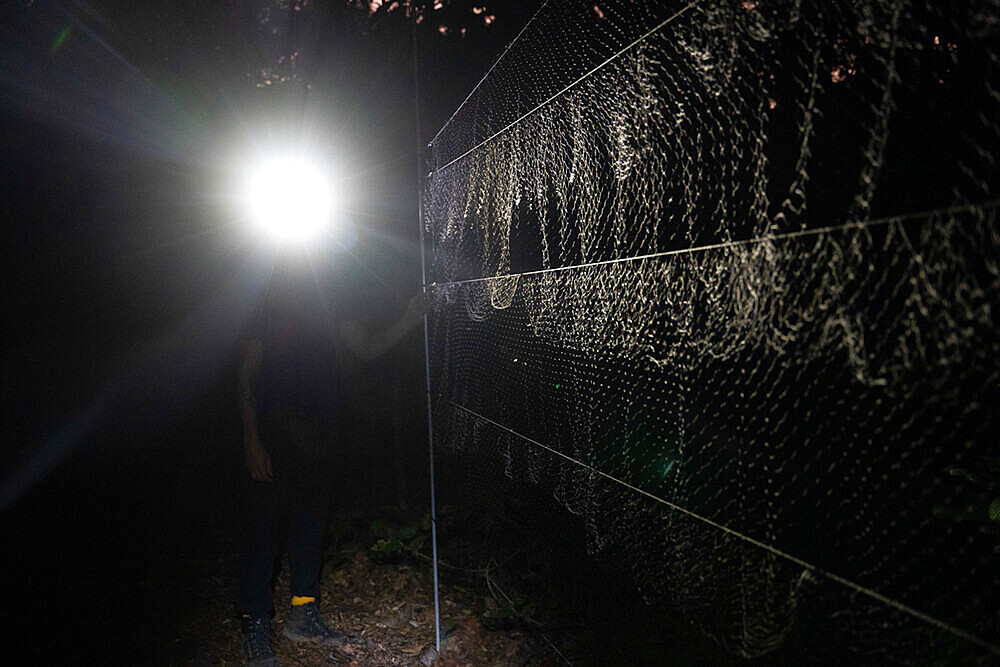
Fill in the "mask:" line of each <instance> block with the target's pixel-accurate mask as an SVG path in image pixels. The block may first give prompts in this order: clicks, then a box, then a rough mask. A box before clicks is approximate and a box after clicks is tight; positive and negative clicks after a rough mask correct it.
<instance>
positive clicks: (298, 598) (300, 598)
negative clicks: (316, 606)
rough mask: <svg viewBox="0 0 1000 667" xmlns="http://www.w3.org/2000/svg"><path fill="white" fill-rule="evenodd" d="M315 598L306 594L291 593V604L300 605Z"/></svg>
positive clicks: (313, 600)
mask: <svg viewBox="0 0 1000 667" xmlns="http://www.w3.org/2000/svg"><path fill="white" fill-rule="evenodd" d="M315 601H316V598H314V597H309V596H308V595H293V596H292V606H293V607H301V606H302V605H304V604H309V603H310V602H315Z"/></svg>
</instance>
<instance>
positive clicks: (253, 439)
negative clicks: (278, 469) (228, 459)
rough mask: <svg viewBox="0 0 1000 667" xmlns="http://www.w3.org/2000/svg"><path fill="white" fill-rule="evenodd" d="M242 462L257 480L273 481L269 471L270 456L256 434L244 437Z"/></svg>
mask: <svg viewBox="0 0 1000 667" xmlns="http://www.w3.org/2000/svg"><path fill="white" fill-rule="evenodd" d="M243 463H244V465H245V466H246V469H247V472H248V473H250V476H251V477H253V478H254V479H255V480H257V481H258V482H273V481H274V475H273V473H272V471H271V456H270V455H269V454H268V453H267V450H266V449H264V445H262V444H260V438H259V437H257V434H253V435H250V436H247V437H246V442H245V443H244V447H243Z"/></svg>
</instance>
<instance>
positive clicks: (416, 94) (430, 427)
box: [410, 5, 441, 653]
mask: <svg viewBox="0 0 1000 667" xmlns="http://www.w3.org/2000/svg"><path fill="white" fill-rule="evenodd" d="M411 8H412V5H411ZM410 32H411V35H412V40H413V121H414V125H415V133H416V139H417V142H416V148H417V151H416V153H417V157H416V160H417V224H418V225H419V227H420V286H421V289H422V290H423V293H424V295H425V296H426V295H427V251H426V248H425V247H424V205H423V201H422V199H421V192H422V184H423V163H422V161H421V159H420V156H421V154H422V152H423V139H422V138H421V134H420V70H419V68H418V62H417V55H418V51H417V13H416V11H414V12H413V16H412V17H411V22H410ZM424 377H425V380H426V387H425V389H426V392H427V460H428V465H429V467H430V476H431V479H430V481H431V567H432V569H433V572H434V649H435V650H436V651H437V652H438V653H441V596H440V592H439V589H438V543H437V505H436V499H435V497H434V421H433V419H434V418H433V411H432V409H431V354H430V336H429V326H428V321H427V313H426V312H425V313H424Z"/></svg>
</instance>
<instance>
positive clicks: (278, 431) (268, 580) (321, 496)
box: [236, 415, 332, 616]
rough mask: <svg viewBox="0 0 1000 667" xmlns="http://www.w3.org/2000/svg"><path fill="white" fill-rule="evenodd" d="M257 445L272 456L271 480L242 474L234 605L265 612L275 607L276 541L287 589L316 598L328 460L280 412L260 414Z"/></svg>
mask: <svg viewBox="0 0 1000 667" xmlns="http://www.w3.org/2000/svg"><path fill="white" fill-rule="evenodd" d="M258 430H259V432H260V438H261V444H263V445H264V448H265V449H267V452H268V454H269V455H270V457H271V468H272V471H273V473H274V474H273V478H274V481H272V482H258V481H256V480H254V479H252V478H251V477H250V476H249V475H246V476H245V478H244V493H243V496H244V498H243V503H244V507H243V518H244V526H243V536H242V545H241V554H240V567H239V574H238V581H237V588H238V591H237V600H236V606H237V610H238V611H239V613H241V614H249V615H250V616H265V615H268V614H270V613H271V611H272V609H273V607H274V601H273V587H272V578H273V575H274V571H275V569H274V568H275V565H276V562H277V560H278V556H279V554H280V549H281V545H282V543H283V542H284V543H285V544H286V545H287V552H288V564H289V569H290V570H291V594H292V595H298V596H310V597H315V598H318V597H319V573H320V567H321V564H322V563H321V559H322V542H323V534H324V531H325V529H326V515H327V504H328V502H329V497H330V483H331V474H332V465H331V464H330V463H329V461H327V460H324V459H317V458H316V457H314V456H310V455H309V454H308V453H307V452H313V451H315V447H312V446H310V445H311V443H304V442H298V441H297V440H298V439H299V438H298V437H297V436H299V435H301V429H300V428H296V425H295V424H289V423H288V420H286V419H283V418H282V417H281V416H280V415H278V416H275V415H261V418H260V420H259V424H258Z"/></svg>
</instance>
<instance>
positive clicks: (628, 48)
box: [431, 0, 699, 174]
mask: <svg viewBox="0 0 1000 667" xmlns="http://www.w3.org/2000/svg"><path fill="white" fill-rule="evenodd" d="M698 2H699V0H694V1H693V2H690V3H688V4H686V5H685V6H683V7H681V8H680V9H678V10H677V11H676V12H674V13H673V14H671V15H670V16H668V17H667V18H665V19H663V20H662V21H660V22H659V23H658V24H657V25H655V26H654V27H652V28H650V29H649V30H647V31H646V32H645V33H643V34H642V35H640V36H639V37H637V38H636V39H635V40H634V41H632V42H631V43H629V44H628V45H626V46H624V47H622V48H621V49H619V50H618V51H616V52H615V53H614V54H612V55H611V56H609V57H608V58H606V59H605V60H603V61H602V62H601V63H600V64H598V65H595V66H594V67H593V68H591V69H590V70H588V71H587V72H586V73H584V74H582V75H581V76H579V77H578V78H577V79H575V80H574V81H573V82H572V83H569V84H567V85H566V86H565V87H564V88H562V89H561V90H559V91H558V92H556V93H553V94H552V95H551V96H549V97H548V98H547V99H546V100H545V101H543V102H540V103H539V104H537V105H536V106H534V107H533V108H532V109H531V110H530V111H527V112H525V113H523V114H521V115H520V116H518V117H517V118H516V119H515V120H513V121H511V122H510V123H508V124H507V125H505V126H504V127H502V128H501V129H499V130H497V131H496V132H494V133H493V134H491V135H490V136H489V137H487V138H486V139H483V140H482V141H480V142H479V143H478V144H476V145H475V146H473V147H472V148H470V149H469V150H467V151H465V152H464V153H462V154H461V155H459V156H458V157H455V158H453V159H451V160H449V161H448V162H447V163H445V164H444V165H442V166H441V167H438V168H437V169H435V170H434V172H433V173H434V174H438V173H440V172H442V171H445V170H446V169H448V167H450V166H451V165H453V164H455V163H456V162H459V161H460V160H462V159H464V158H465V157H467V156H469V155H471V154H472V153H475V152H476V151H477V150H479V149H480V148H482V147H483V146H485V145H486V144H488V143H490V142H491V141H493V140H494V139H496V138H497V137H499V136H500V135H502V134H504V133H505V132H507V131H509V130H510V129H511V128H512V127H515V126H517V125H518V124H519V123H521V122H522V121H523V120H524V119H525V118H528V117H530V116H532V115H534V114H535V113H537V112H538V111H539V110H540V109H544V108H545V107H546V106H548V105H549V104H551V103H552V102H553V100H556V99H558V98H560V97H562V96H563V95H565V94H566V93H567V92H569V91H570V90H572V89H573V88H575V87H576V86H578V85H580V83H582V82H584V81H586V80H587V79H589V78H590V77H591V76H593V75H594V74H596V73H597V72H599V71H601V70H602V69H604V68H605V67H607V66H608V65H609V64H611V63H613V62H614V61H615V60H618V58H620V57H622V56H623V55H624V54H626V53H628V52H629V51H631V50H632V49H634V48H635V47H636V46H638V45H639V44H641V43H642V42H644V41H645V40H647V39H649V38H650V37H651V36H652V35H655V34H656V33H658V32H659V31H660V30H663V28H665V27H666V26H667V25H669V24H670V23H673V22H674V21H675V20H676V19H677V18H678V17H680V16H681V15H683V14H684V13H685V12H686V11H687V10H689V9H691V8H692V7H694V6H695V5H697V4H698ZM484 78H485V77H484ZM480 83H481V82H480ZM470 96H471V95H470ZM463 104H464V103H463ZM453 118H454V116H453ZM448 122H449V123H450V122H451V121H450V120H449V121H448ZM441 129H442V130H443V129H444V128H441ZM439 134H440V133H439ZM435 138H436V137H435ZM431 143H433V142H431Z"/></svg>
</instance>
